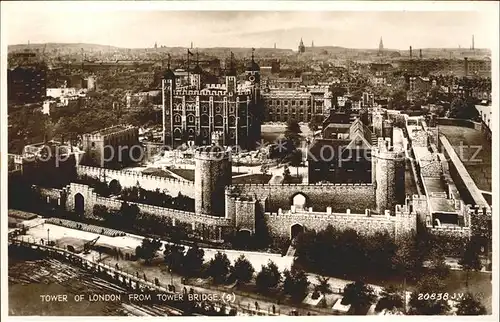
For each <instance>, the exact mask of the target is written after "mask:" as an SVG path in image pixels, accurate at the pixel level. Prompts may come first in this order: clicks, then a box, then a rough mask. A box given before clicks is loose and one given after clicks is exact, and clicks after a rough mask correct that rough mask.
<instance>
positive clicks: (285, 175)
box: [283, 165, 291, 182]
mask: <svg viewBox="0 0 500 322" xmlns="http://www.w3.org/2000/svg"><path fill="white" fill-rule="evenodd" d="M290 177H291V174H290V169H289V168H288V166H286V165H285V167H284V168H283V182H288V181H289V180H290Z"/></svg>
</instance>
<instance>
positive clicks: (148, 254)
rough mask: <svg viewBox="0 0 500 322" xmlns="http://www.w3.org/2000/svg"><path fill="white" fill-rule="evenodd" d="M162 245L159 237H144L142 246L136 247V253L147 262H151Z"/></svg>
mask: <svg viewBox="0 0 500 322" xmlns="http://www.w3.org/2000/svg"><path fill="white" fill-rule="evenodd" d="M160 247H161V241H160V240H159V239H149V238H144V239H143V240H142V244H141V246H137V248H136V249H135V255H136V256H137V257H138V258H142V259H144V261H145V262H146V264H149V263H151V260H152V259H153V258H154V257H155V256H156V252H157V251H158V250H159V249H160Z"/></svg>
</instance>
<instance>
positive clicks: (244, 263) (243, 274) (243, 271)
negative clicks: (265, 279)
mask: <svg viewBox="0 0 500 322" xmlns="http://www.w3.org/2000/svg"><path fill="white" fill-rule="evenodd" d="M254 272H255V269H254V268H253V266H252V264H251V263H250V261H248V259H246V258H245V255H241V256H240V257H238V259H237V260H236V261H235V262H234V266H233V267H232V272H231V275H232V277H233V278H234V279H236V281H237V283H238V284H239V283H248V282H250V281H251V280H252V277H253V273H254Z"/></svg>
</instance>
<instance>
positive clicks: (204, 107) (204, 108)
mask: <svg viewBox="0 0 500 322" xmlns="http://www.w3.org/2000/svg"><path fill="white" fill-rule="evenodd" d="M202 111H203V112H205V113H206V112H207V111H208V106H206V105H203V106H202Z"/></svg>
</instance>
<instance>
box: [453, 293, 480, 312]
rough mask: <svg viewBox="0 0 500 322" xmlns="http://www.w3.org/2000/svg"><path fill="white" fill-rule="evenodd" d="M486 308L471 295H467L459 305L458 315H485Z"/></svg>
mask: <svg viewBox="0 0 500 322" xmlns="http://www.w3.org/2000/svg"><path fill="white" fill-rule="evenodd" d="M485 314H486V308H485V307H484V305H483V304H481V302H479V301H478V300H477V299H475V298H474V296H473V295H472V294H471V293H467V294H465V296H464V297H463V298H462V300H461V301H460V302H459V303H458V305H457V315H485Z"/></svg>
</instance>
